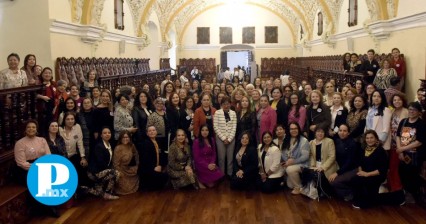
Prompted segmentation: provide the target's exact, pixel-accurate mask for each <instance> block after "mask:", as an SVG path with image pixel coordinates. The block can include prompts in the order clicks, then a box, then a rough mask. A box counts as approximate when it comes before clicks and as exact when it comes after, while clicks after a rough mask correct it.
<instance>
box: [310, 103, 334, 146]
mask: <svg viewBox="0 0 426 224" xmlns="http://www.w3.org/2000/svg"><path fill="white" fill-rule="evenodd" d="M320 108H321V110H319V109H320ZM318 111H320V112H318ZM330 124H331V112H330V107H328V106H326V105H324V104H322V105H321V107H318V108H317V109H316V111H314V109H312V106H309V107H308V108H307V109H306V124H305V132H306V133H308V139H309V140H312V139H314V132H313V131H311V130H310V129H309V127H310V126H311V125H317V126H321V127H323V128H325V130H327V129H328V127H330ZM326 134H327V133H326Z"/></svg>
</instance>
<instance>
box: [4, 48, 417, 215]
mask: <svg viewBox="0 0 426 224" xmlns="http://www.w3.org/2000/svg"><path fill="white" fill-rule="evenodd" d="M398 52H399V51H398ZM9 57H10V58H12V59H13V60H11V59H8V62H9V66H10V68H9V70H8V72H6V73H8V74H7V77H9V78H7V79H2V80H3V81H2V82H3V85H2V86H3V87H4V86H8V87H17V86H18V84H11V83H9V82H14V81H12V80H17V79H20V78H16V79H15V77H18V76H20V75H22V74H23V72H19V71H22V70H19V69H18V72H17V73H16V72H15V70H16V68H17V64H19V56H17V55H11V56H9ZM27 57H28V56H27ZM31 57H33V58H34V63H33V62H31V63H29V62H27V58H26V62H25V66H27V65H28V64H31V65H34V66H35V56H33V55H32V56H29V58H31ZM16 60H17V62H18V63H16ZM14 61H15V62H14ZM29 61H31V60H30V59H29ZM383 64H384V66H385V67H383V68H381V69H386V65H385V64H386V62H385V63H383ZM25 68H26V67H25ZM14 69H15V70H14ZM28 69H30V70H31V69H32V68H31V67H28ZM2 74H5V73H4V72H3V73H2ZM294 75H297V74H294ZM286 76H287V77H285V78H284V79H283V77H281V78H277V79H272V78H271V79H268V80H262V79H260V78H255V79H254V81H253V83H250V82H249V79H246V78H245V77H244V78H243V79H241V80H239V79H237V80H233V82H231V80H227V79H226V78H224V79H222V80H218V79H217V78H213V80H212V82H211V83H209V82H207V80H204V79H202V80H201V81H200V82H199V81H198V80H191V77H190V76H189V75H187V74H186V72H185V71H182V72H181V73H180V74H179V75H177V76H176V78H175V79H174V81H172V78H171V77H170V75H167V77H166V79H165V80H164V81H163V82H162V83H158V84H156V85H155V86H154V87H153V88H152V87H151V86H149V85H147V84H145V85H143V86H142V87H138V86H137V87H130V86H123V87H120V88H118V89H116V90H114V91H113V93H111V92H110V91H109V90H107V89H100V87H99V86H98V83H97V77H96V71H90V72H89V73H88V74H87V81H86V82H84V83H82V84H81V86H76V85H71V86H67V85H68V84H67V83H66V82H64V81H63V80H59V81H57V82H55V81H53V78H52V70H51V69H50V68H48V67H46V68H43V69H42V70H41V72H40V75H38V76H37V74H36V75H35V76H34V78H33V79H35V80H36V81H34V82H39V83H41V84H43V85H44V86H45V87H46V88H43V90H42V91H41V92H40V93H39V94H38V95H37V99H38V104H37V108H38V111H39V115H40V117H39V118H40V119H41V120H42V121H43V122H41V123H40V124H38V123H37V122H35V121H29V122H28V123H27V126H26V131H25V137H24V138H22V139H21V140H19V141H18V142H17V143H16V145H15V158H16V162H17V164H18V166H19V169H20V172H21V174H22V175H25V172H27V171H28V169H29V167H30V166H31V163H32V162H33V161H34V160H35V159H37V158H38V157H40V156H42V155H44V154H49V153H54V154H59V155H63V156H64V157H67V158H68V159H69V160H70V161H71V162H72V163H73V164H74V166H75V167H76V169H77V171H78V174H79V185H80V189H81V191H82V192H84V193H91V194H94V195H98V196H101V197H103V198H105V199H118V198H119V195H125V194H130V193H134V192H136V191H137V190H138V189H142V190H161V189H163V188H165V187H166V186H167V185H168V183H170V185H171V186H173V188H175V189H179V188H195V189H199V188H210V187H214V186H216V185H217V184H218V183H219V182H220V181H221V180H223V179H229V181H230V186H231V188H232V189H239V190H243V189H259V190H261V191H262V192H266V193H271V192H275V191H277V190H280V189H282V188H283V187H285V186H287V187H288V188H289V189H291V193H292V194H295V195H297V194H300V193H301V191H302V190H303V188H304V187H305V186H303V184H302V180H301V175H300V174H301V173H302V171H303V170H304V169H310V170H313V171H315V172H317V173H318V174H319V175H320V176H322V177H323V178H324V180H325V182H326V183H325V184H328V185H329V186H330V189H333V192H332V193H333V194H334V195H336V196H337V197H338V198H342V199H344V200H347V201H352V203H353V206H354V207H356V208H360V207H369V206H372V205H375V204H378V203H391V204H398V205H399V204H404V203H405V199H406V198H407V199H409V198H415V199H417V198H419V197H418V196H419V195H420V176H419V172H420V164H421V163H422V161H423V160H424V157H423V151H424V149H423V145H422V143H423V141H424V140H423V139H422V137H421V136H425V129H424V125H423V121H422V119H421V113H422V111H423V108H422V107H421V105H420V103H419V102H411V103H409V104H407V100H406V99H405V95H404V94H401V93H394V94H392V95H391V96H387V95H385V92H386V91H385V89H387V88H388V87H387V86H383V85H382V84H383V81H379V82H378V84H377V85H375V84H374V83H373V82H375V81H374V80H376V78H377V77H379V76H375V77H376V78H374V79H373V80H370V81H371V82H369V79H366V80H358V81H356V83H354V86H352V84H351V83H346V84H345V85H344V86H343V88H337V86H336V80H333V79H330V80H323V79H320V78H319V79H317V80H316V81H315V82H314V83H309V82H308V81H307V80H303V81H302V82H300V83H298V82H296V81H294V80H293V79H292V77H291V76H288V74H286ZM367 76H368V75H367ZM2 77H4V75H3V76H2ZM10 77H14V78H10ZM27 80H28V83H29V80H30V79H29V78H28V79H27ZM399 81H400V80H399V78H398V77H392V79H391V80H390V85H391V84H392V85H393V86H395V88H397V85H398V82H399ZM21 83H22V82H21ZM418 92H419V94H418V98H419V99H418V100H422V99H423V98H422V97H424V90H422V89H420V90H419V91H418ZM38 133H40V135H41V136H43V137H38V135H37V134H38ZM21 180H24V179H23V178H22V179H21ZM23 182H25V181H23ZM323 184H324V183H323ZM381 186H385V187H386V188H387V189H388V193H387V194H379V188H380V187H381ZM410 195H411V196H412V197H410Z"/></svg>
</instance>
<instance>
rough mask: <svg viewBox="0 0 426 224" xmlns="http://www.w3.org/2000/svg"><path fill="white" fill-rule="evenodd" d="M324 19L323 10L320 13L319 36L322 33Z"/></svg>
mask: <svg viewBox="0 0 426 224" xmlns="http://www.w3.org/2000/svg"><path fill="white" fill-rule="evenodd" d="M323 26H324V21H323V20H322V12H319V13H318V33H317V34H318V36H321V35H322V31H323Z"/></svg>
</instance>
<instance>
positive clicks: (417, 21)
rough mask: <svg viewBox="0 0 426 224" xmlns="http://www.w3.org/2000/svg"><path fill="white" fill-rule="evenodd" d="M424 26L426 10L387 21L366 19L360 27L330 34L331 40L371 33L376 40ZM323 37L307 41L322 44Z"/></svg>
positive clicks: (425, 23)
mask: <svg viewBox="0 0 426 224" xmlns="http://www.w3.org/2000/svg"><path fill="white" fill-rule="evenodd" d="M419 27H426V12H422V13H418V14H415V15H410V16H407V17H402V18H394V19H391V20H387V21H375V22H371V23H370V22H369V21H366V24H365V25H364V27H362V28H357V29H354V30H351V31H348V32H344V33H339V34H335V35H331V36H330V37H329V38H330V39H331V41H341V40H346V39H347V38H348V37H351V38H354V39H355V38H359V37H365V36H369V35H371V36H372V38H375V39H377V40H381V39H386V38H389V36H390V35H392V33H393V32H395V31H401V30H407V29H412V28H419ZM323 43H324V42H323V39H322V38H318V39H315V40H312V41H309V44H310V45H311V46H315V45H320V44H323Z"/></svg>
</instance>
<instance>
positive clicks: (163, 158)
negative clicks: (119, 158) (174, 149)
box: [139, 139, 167, 174]
mask: <svg viewBox="0 0 426 224" xmlns="http://www.w3.org/2000/svg"><path fill="white" fill-rule="evenodd" d="M157 144H158V141H157ZM143 145H144V148H143V149H141V150H140V151H139V161H140V162H139V166H140V169H139V170H140V172H141V173H142V174H150V173H153V172H155V171H154V168H155V167H156V166H157V156H156V151H155V146H154V143H153V142H152V141H151V139H146V140H145V142H144V143H143ZM159 163H160V166H161V167H162V168H165V167H166V165H167V155H165V154H164V152H162V151H161V149H160V151H159Z"/></svg>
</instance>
